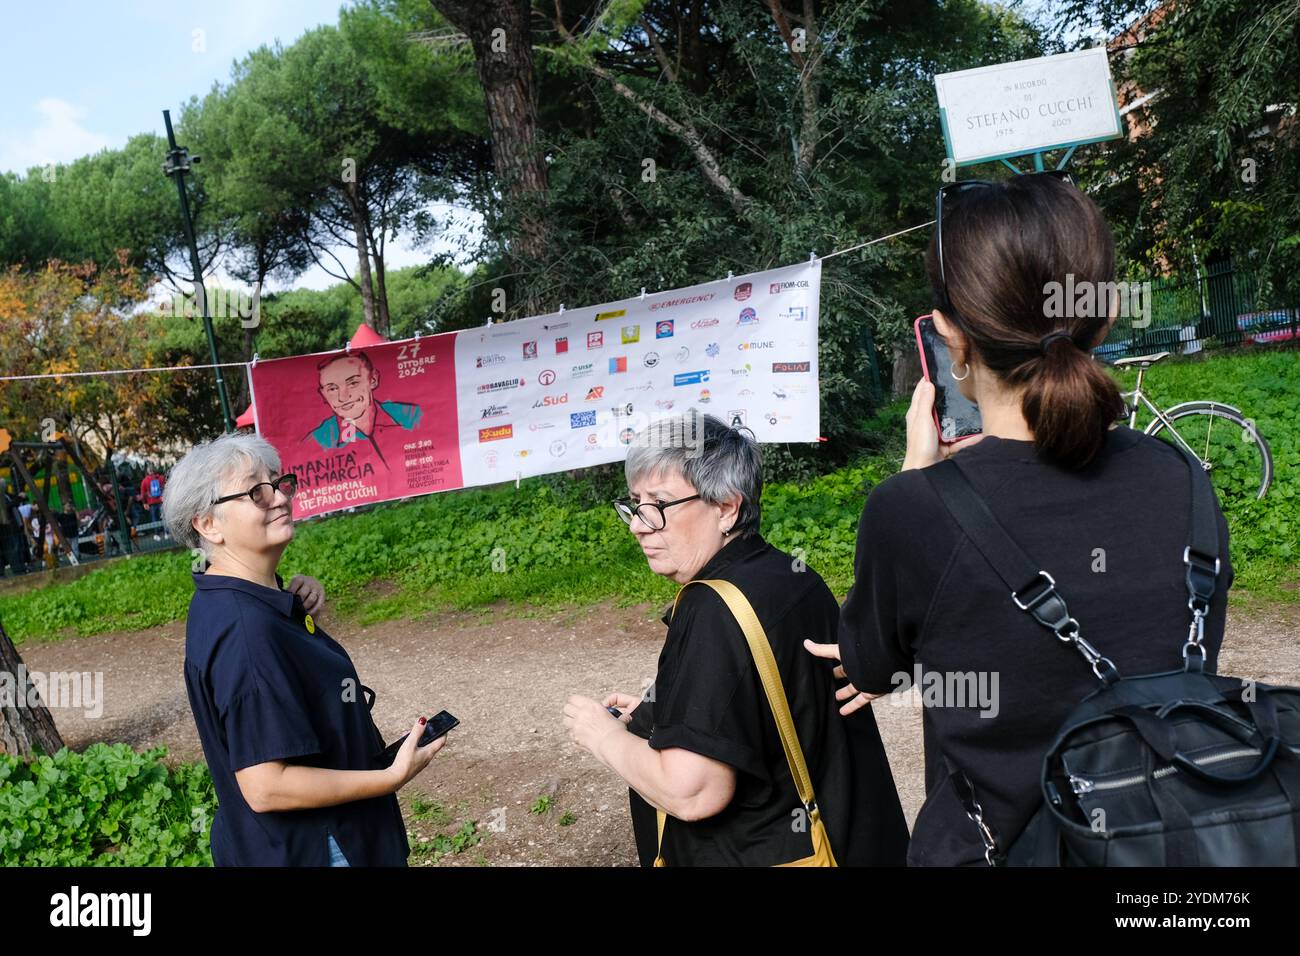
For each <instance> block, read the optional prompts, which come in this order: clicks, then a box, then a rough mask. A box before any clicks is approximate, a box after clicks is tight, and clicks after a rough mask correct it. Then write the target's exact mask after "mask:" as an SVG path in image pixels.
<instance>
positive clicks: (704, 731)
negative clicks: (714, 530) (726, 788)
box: [629, 535, 907, 866]
mask: <svg viewBox="0 0 1300 956" xmlns="http://www.w3.org/2000/svg"><path fill="white" fill-rule="evenodd" d="M696 578H698V579H705V578H720V579H723V580H726V581H730V582H731V583H733V584H735V585H736V586H737V587H738V588H740V590H741V591H742V592H743V593H744V594H745V596H746V597H747V598H748V599H749V602H750V604H751V605H753V607H754V611H755V613H756V614H757V616H758V619H759V621H760V622H761V623H762V625H763V628H764V630H765V631H766V633H767V638H768V641H769V643H770V644H771V645H772V654H773V656H774V657H775V658H776V663H777V670H778V671H780V674H781V680H782V683H783V684H784V686H785V693H786V697H787V700H788V701H789V705H790V712H791V715H792V717H793V719H794V724H795V729H796V733H797V734H798V737H799V743H800V745H801V747H802V748H803V752H804V759H805V761H806V762H807V764H808V772H809V774H810V776H811V777H812V781H813V789H814V791H815V794H816V798H817V803H818V805H819V806H820V808H821V816H822V820H823V822H824V823H825V825H826V830H827V833H828V835H829V837H830V841H831V847H832V849H833V851H834V853H835V855H836V858H837V862H839V863H840V864H841V865H854V864H857V865H868V864H877V865H901V864H902V863H903V861H904V857H905V854H906V847H907V823H906V820H905V818H904V817H903V812H902V808H901V806H900V805H899V802H898V793H897V790H896V789H895V787H894V781H893V777H892V776H891V774H890V771H889V761H888V758H887V757H886V755H885V751H884V747H883V745H882V744H881V741H880V735H879V732H878V731H877V729H876V723H875V718H874V717H873V716H872V714H871V712H870V709H869V708H867V709H866V710H864V711H862V712H860V713H858V714H855V715H853V716H851V717H850V718H848V719H845V718H842V717H840V715H839V707H838V705H837V704H836V703H835V697H834V694H835V685H836V681H835V678H834V677H833V676H832V675H831V670H832V665H831V663H830V662H829V661H824V660H822V659H820V658H815V657H813V656H812V655H811V654H809V653H808V652H807V651H806V650H805V649H804V647H803V640H804V638H811V639H812V640H814V641H817V642H819V643H831V642H833V641H834V640H835V638H836V634H837V619H838V615H839V607H838V605H837V603H836V601H835V597H834V595H832V594H831V592H830V589H829V588H827V586H826V583H825V582H824V581H823V580H822V579H821V577H820V576H819V575H818V574H817V573H816V572H815V571H813V570H812V569H811V568H808V567H806V566H805V565H803V564H802V562H798V561H796V560H795V559H794V558H793V557H791V556H790V555H788V554H786V553H784V552H782V551H778V550H777V549H776V548H773V547H772V546H771V545H769V544H768V543H767V542H766V541H764V540H763V539H762V538H761V537H760V536H758V535H752V536H749V537H744V538H738V539H735V540H733V541H730V542H728V543H727V544H726V545H724V546H723V547H722V549H721V550H720V551H719V552H718V553H717V554H716V555H714V556H713V558H711V559H710V560H709V562H708V563H707V564H706V565H705V566H704V567H703V568H702V569H701V570H700V572H699V573H698V574H697V575H696ZM670 612H671V608H670V609H669V612H666V613H665V618H664V623H666V624H668V625H669V627H668V636H667V639H666V641H665V642H664V647H663V651H662V652H661V654H660V655H659V668H658V672H657V674H656V678H655V683H654V685H653V686H652V687H651V688H650V689H649V690H648V691H647V692H646V695H645V697H646V698H647V699H645V700H643V701H642V702H641V703H640V704H639V705H638V706H637V708H636V709H635V710H634V711H633V712H632V723H631V724H630V727H629V729H630V730H631V731H632V732H633V733H636V734H637V735H639V736H641V737H643V738H646V739H648V740H649V742H650V746H651V747H653V748H655V749H656V750H664V749H667V748H669V747H680V748H682V749H684V750H690V751H692V752H694V753H698V754H703V755H704V756H706V757H712V758H713V759H715V760H720V761H722V762H723V763H726V764H729V765H730V766H732V767H734V768H735V769H736V791H735V795H734V797H733V798H732V800H731V802H730V803H729V804H728V805H727V807H726V808H724V809H723V810H722V811H721V812H720V813H718V814H716V815H714V816H712V817H709V818H707V819H704V820H696V821H682V820H677V819H673V818H671V817H670V818H669V819H668V821H667V824H666V826H665V828H664V847H663V853H664V860H665V862H666V863H667V864H668V865H669V866H709V865H724V866H725V865H747V866H773V865H776V864H779V863H788V862H790V861H792V860H796V859H799V858H802V857H806V856H809V855H811V853H812V839H811V836H810V835H809V833H808V828H807V826H806V825H804V826H799V825H798V824H799V823H801V822H803V821H804V818H805V817H806V814H804V813H803V810H802V806H801V804H800V801H799V795H798V792H797V790H796V789H795V785H794V780H793V778H792V777H791V775H790V770H789V765H788V764H787V762H786V758H785V752H784V750H783V749H782V746H781V738H780V735H779V734H778V733H777V729H776V723H775V720H774V718H773V716H772V710H771V708H770V706H769V705H768V703H767V698H766V696H765V694H764V692H763V684H762V681H761V679H760V678H759V675H758V670H757V668H756V666H755V665H754V661H753V657H752V656H751V654H750V651H749V645H748V644H747V643H746V641H745V635H744V632H743V631H742V630H741V629H740V625H739V624H738V623H737V622H736V619H735V618H734V617H733V616H732V614H731V611H730V610H729V609H728V608H727V606H726V604H725V603H723V600H722V598H721V597H719V596H718V594H717V592H716V591H714V590H713V589H712V588H710V587H708V586H706V585H701V584H693V585H691V586H690V587H688V588H687V589H686V591H685V593H683V594H682V598H681V602H680V604H679V605H678V607H677V614H676V616H675V617H674V618H672V619H671V623H670V620H669V616H668V615H669V613H670ZM630 794H631V797H630V799H631V806H632V825H633V831H634V833H635V835H636V842H637V852H638V855H639V857H640V860H641V864H642V865H643V866H650V865H652V864H653V863H654V858H655V848H656V826H655V811H654V808H653V807H652V806H651V805H650V804H648V803H647V802H646V801H645V800H644V799H642V798H641V796H640V795H639V794H637V793H636V792H635V791H630Z"/></svg>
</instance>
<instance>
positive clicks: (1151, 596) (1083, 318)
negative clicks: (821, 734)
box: [806, 173, 1232, 865]
mask: <svg viewBox="0 0 1300 956" xmlns="http://www.w3.org/2000/svg"><path fill="white" fill-rule="evenodd" d="M937 205H938V207H939V208H938V211H937V212H938V214H937V216H936V229H935V236H934V238H933V240H932V242H931V245H930V250H929V254H928V256H927V259H926V267H927V272H928V274H929V278H930V283H931V286H932V289H933V292H934V300H935V303H936V305H935V309H934V312H933V317H934V323H935V326H936V327H937V329H938V331H939V333H940V334H941V335H942V337H943V339H944V343H945V344H946V346H947V348H948V350H949V352H950V353H951V356H952V364H951V368H950V369H947V370H931V372H932V374H936V373H937V374H942V373H943V372H945V371H947V372H950V373H951V377H952V379H954V380H955V381H956V382H957V384H958V387H959V388H960V390H961V393H962V395H964V396H965V397H966V398H968V399H970V400H972V401H973V402H974V403H975V404H976V405H977V406H978V408H979V413H980V416H981V418H982V423H983V434H982V436H981V437H979V438H977V439H967V440H964V441H961V442H959V443H956V444H951V445H949V444H945V443H941V442H940V440H939V437H940V436H939V434H938V431H937V429H936V427H935V421H934V417H933V405H934V386H933V385H932V384H931V383H930V382H927V381H924V380H922V381H920V382H918V383H917V385H916V389H915V391H914V392H913V394H912V405H911V408H910V409H909V410H908V414H907V454H906V457H905V459H904V462H903V470H902V471H901V472H900V473H899V474H897V475H894V476H892V477H890V478H888V479H887V480H885V481H883V482H881V483H880V484H879V485H877V486H876V487H875V488H874V489H873V490H872V491H871V494H870V495H869V496H868V498H867V501H866V505H865V507H864V508H863V512H862V518H861V522H860V524H859V529H858V541H857V554H856V558H855V563H854V572H855V583H854V586H853V588H852V589H851V590H850V592H849V595H848V597H847V599H846V600H845V602H844V605H843V608H842V610H841V614H840V632H839V645H838V648H836V647H835V646H833V645H821V646H809V645H806V646H808V649H809V651H810V652H811V653H815V654H817V655H818V656H822V657H835V658H838V659H839V660H840V661H841V662H842V663H841V667H840V668H838V669H837V671H836V673H837V674H843V675H845V676H847V678H848V680H849V681H850V685H849V686H848V687H845V688H843V689H842V690H841V691H840V692H839V693H838V694H837V697H838V698H839V700H840V701H841V702H842V704H843V706H842V708H841V713H845V714H848V713H852V712H853V711H855V710H857V709H858V708H860V707H862V706H864V705H865V704H866V703H867V702H868V701H869V700H871V699H872V698H873V697H876V696H879V695H881V694H884V693H889V692H890V691H892V690H894V689H896V688H898V687H899V686H910V685H911V684H912V683H914V679H915V676H916V674H917V672H918V671H922V672H925V673H926V675H927V676H926V677H925V678H924V679H925V680H926V682H927V685H928V686H929V685H930V675H934V676H937V677H939V678H942V681H943V682H942V684H939V686H941V687H956V686H959V685H960V686H963V687H965V688H976V689H979V690H981V691H988V692H990V693H988V694H985V693H977V694H975V695H974V696H975V697H976V698H978V699H970V695H969V694H968V695H967V699H965V700H958V699H946V698H944V699H942V700H940V701H939V702H938V703H937V705H931V704H933V703H934V702H933V701H931V700H929V699H925V703H926V704H927V706H926V707H925V712H924V717H923V723H924V729H925V765H926V793H927V796H926V800H925V803H924V805H923V806H922V807H921V810H920V812H919V813H918V815H917V818H916V821H915V823H914V826H913V830H912V839H911V843H910V845H909V851H908V862H909V864H912V865H965V864H976V865H983V864H984V863H985V862H986V856H985V853H986V849H987V847H986V843H985V841H984V839H983V837H982V834H981V829H980V826H979V825H978V823H977V821H976V820H975V819H974V818H973V817H972V816H970V815H968V813H967V810H966V807H967V806H968V805H969V803H968V802H967V801H966V800H965V799H964V796H965V795H964V794H962V793H961V792H959V790H960V788H959V785H958V784H957V783H956V782H955V781H956V779H957V778H958V773H957V771H961V772H964V774H965V775H966V777H967V778H968V779H969V781H970V784H971V786H972V788H973V791H974V792H973V799H974V800H975V801H976V802H977V803H978V805H979V808H980V810H981V811H982V817H983V820H984V822H985V823H987V824H988V825H989V826H990V828H991V830H992V831H993V832H994V833H996V834H998V835H999V838H1000V841H1001V842H1000V848H1001V849H1003V850H1005V849H1006V847H1007V846H1008V845H1009V844H1010V843H1011V842H1012V841H1013V840H1014V838H1015V837H1016V836H1017V835H1018V834H1019V833H1020V831H1021V830H1022V829H1023V828H1024V826H1025V824H1026V823H1027V822H1028V820H1029V818H1030V817H1031V816H1032V814H1033V812H1034V811H1035V810H1036V809H1037V807H1038V804H1039V803H1040V802H1041V800H1042V796H1041V792H1040V790H1039V786H1038V773H1039V769H1040V766H1041V762H1042V759H1043V754H1044V751H1045V750H1046V749H1047V746H1048V744H1049V743H1050V741H1051V738H1052V735H1053V734H1054V732H1055V731H1056V729H1057V728H1058V726H1059V725H1060V723H1061V722H1062V721H1063V720H1064V719H1065V717H1066V716H1067V714H1068V713H1069V712H1070V711H1071V710H1072V709H1073V708H1074V707H1075V705H1076V704H1077V703H1078V702H1079V701H1080V700H1082V699H1083V698H1084V697H1085V696H1086V695H1087V694H1088V693H1089V692H1091V691H1092V690H1093V689H1094V687H1095V685H1096V678H1095V677H1094V676H1093V674H1092V673H1091V672H1090V671H1089V670H1088V668H1087V667H1082V666H1080V661H1079V659H1078V656H1077V655H1076V654H1075V653H1074V652H1073V651H1072V650H1070V649H1069V648H1068V647H1066V646H1063V645H1062V642H1061V641H1058V640H1056V639H1055V638H1053V636H1052V635H1051V634H1050V633H1048V632H1047V631H1045V630H1044V629H1043V628H1042V627H1040V626H1039V625H1038V624H1037V623H1036V622H1035V621H1034V620H1033V619H1032V618H1031V617H1030V616H1029V615H1028V614H1025V613H1023V612H1022V611H1021V610H1020V609H1019V608H1017V606H1016V604H1015V603H1014V602H1013V601H1012V596H1011V594H1009V593H1008V590H1007V588H1006V586H1005V585H1004V584H1003V583H1002V581H1001V580H1000V579H999V578H998V576H997V574H996V572H995V571H994V570H993V568H992V567H991V566H990V565H989V564H988V562H987V561H986V560H985V559H984V557H983V556H982V555H981V553H980V551H979V550H978V549H977V548H976V547H975V546H974V544H973V543H972V542H971V541H970V540H968V539H967V538H966V537H965V535H964V534H963V532H962V531H961V529H960V528H959V527H958V526H957V524H956V521H955V520H954V519H953V518H952V516H951V515H950V514H949V512H948V510H947V508H946V507H945V506H944V504H943V502H942V501H941V500H940V498H939V497H938V495H937V494H936V493H935V491H934V490H933V489H932V487H931V484H930V482H929V481H928V480H927V478H926V476H925V475H923V474H921V470H922V469H925V468H927V467H929V466H931V465H933V464H936V463H937V462H939V461H941V460H942V459H943V458H945V457H947V456H948V455H950V454H953V453H954V451H958V452H959V453H957V456H956V458H955V459H954V461H955V462H956V464H957V465H958V466H959V467H960V469H961V471H962V472H963V473H964V474H965V476H966V477H967V478H968V479H969V481H970V482H971V484H973V485H974V487H975V490H976V491H977V492H978V494H979V495H980V497H981V498H983V500H984V501H985V503H986V504H987V505H988V507H989V508H990V509H991V510H992V512H993V514H994V516H995V517H996V518H997V520H998V521H999V522H1000V523H1001V524H1002V525H1003V526H1004V527H1005V528H1006V529H1007V531H1008V532H1009V533H1010V534H1011V535H1012V536H1013V537H1014V538H1015V539H1016V540H1017V541H1018V542H1019V544H1020V545H1021V547H1022V548H1023V549H1024V551H1025V552H1026V553H1027V554H1029V555H1031V556H1033V558H1034V560H1035V561H1037V562H1039V563H1040V566H1041V567H1044V568H1050V569H1051V573H1052V574H1053V575H1054V576H1055V578H1056V584H1057V587H1058V590H1059V591H1060V593H1061V594H1063V595H1067V596H1068V600H1069V607H1070V612H1071V613H1072V614H1073V615H1074V617H1075V618H1077V620H1078V621H1079V622H1081V626H1082V628H1083V629H1084V631H1085V632H1086V633H1087V634H1088V635H1089V640H1090V641H1091V642H1092V643H1093V644H1094V645H1096V646H1097V648H1098V649H1099V650H1100V651H1101V652H1102V653H1103V654H1105V655H1106V656H1107V657H1108V658H1109V659H1110V660H1111V661H1113V662H1114V664H1115V665H1116V666H1117V667H1118V668H1119V671H1120V672H1121V673H1124V674H1140V673H1150V672H1155V671H1162V670H1169V669H1173V668H1175V667H1177V666H1180V664H1181V661H1180V660H1179V655H1178V649H1179V647H1180V646H1181V644H1182V641H1183V639H1184V636H1185V632H1186V626H1187V624H1186V622H1187V590H1186V587H1185V584H1184V576H1185V573H1186V568H1185V567H1184V565H1183V564H1182V563H1180V562H1179V561H1178V560H1177V556H1178V555H1180V554H1182V553H1183V548H1184V545H1185V544H1186V541H1187V535H1188V521H1189V514H1190V505H1191V503H1190V494H1191V490H1190V486H1189V482H1188V480H1187V466H1186V464H1185V463H1184V460H1183V458H1182V456H1181V454H1180V453H1179V452H1178V451H1177V449H1175V448H1174V447H1173V446H1170V445H1167V444H1166V443H1164V442H1163V441H1161V440H1160V439H1158V438H1153V437H1149V436H1146V435H1144V434H1142V433H1140V432H1137V431H1134V430H1131V429H1129V428H1127V427H1123V426H1120V425H1117V424H1116V422H1117V419H1119V418H1120V417H1121V416H1122V415H1123V414H1124V413H1125V407H1124V402H1123V400H1122V399H1121V397H1120V394H1119V390H1118V388H1117V386H1116V384H1115V382H1114V380H1112V379H1111V377H1110V376H1109V375H1107V374H1106V372H1105V371H1104V370H1103V369H1102V368H1101V366H1100V365H1099V364H1098V363H1097V362H1096V361H1095V360H1094V359H1093V357H1092V355H1091V354H1090V353H1091V350H1092V349H1093V348H1095V347H1096V346H1097V345H1099V344H1101V342H1102V340H1103V339H1104V338H1105V337H1106V333H1107V331H1108V329H1109V327H1110V325H1111V324H1112V323H1113V322H1114V318H1115V315H1116V314H1117V313H1116V303H1115V302H1114V301H1113V297H1114V295H1115V288H1114V286H1113V285H1110V283H1112V282H1113V280H1114V239H1113V237H1112V235H1111V231H1110V228H1109V227H1108V226H1107V224H1106V222H1105V220H1104V219H1103V218H1102V215H1101V212H1100V210H1099V209H1098V208H1097V206H1096V205H1095V204H1094V203H1093V202H1092V200H1091V199H1089V198H1088V197H1087V196H1086V195H1084V194H1083V193H1082V192H1080V191H1079V190H1078V189H1077V188H1075V186H1074V185H1073V183H1072V181H1070V180H1069V179H1068V177H1064V176H1062V175H1060V174H1051V173H1049V174H1033V175H1023V176H1016V177H1013V178H1012V179H1010V180H1008V181H1006V182H1002V183H954V184H950V185H948V186H945V187H944V188H943V189H941V190H940V195H939V199H938V203H937ZM1067 279H1069V280H1070V281H1072V282H1073V288H1074V289H1076V290H1082V289H1085V288H1090V291H1092V292H1093V293H1095V295H1094V299H1093V301H1094V302H1099V303H1101V305H1100V306H1099V307H1095V308H1087V307H1086V306H1085V307H1083V308H1079V307H1078V303H1079V302H1080V301H1082V300H1079V299H1076V301H1075V302H1071V303H1067V306H1068V307H1069V308H1067V309H1066V312H1067V314H1066V315H1059V314H1058V311H1059V310H1057V309H1056V308H1054V307H1053V304H1052V303H1051V300H1050V292H1051V289H1052V288H1053V285H1052V284H1053V283H1060V284H1061V286H1065V287H1067V288H1068V287H1069V286H1068V285H1067ZM1056 288H1058V289H1059V288H1060V286H1057V287H1056ZM1215 511H1216V522H1217V525H1218V529H1217V530H1218V535H1219V553H1220V554H1221V555H1223V568H1222V571H1221V573H1220V575H1219V582H1220V585H1221V587H1222V588H1223V590H1224V591H1226V590H1227V588H1228V587H1230V586H1231V583H1232V567H1231V564H1230V562H1229V561H1228V559H1227V555H1228V528H1227V523H1226V522H1225V521H1224V519H1223V515H1222V512H1221V511H1220V510H1219V509H1218V506H1217V502H1216V507H1215ZM1225 606H1226V601H1225V600H1222V599H1218V598H1216V600H1215V601H1214V603H1213V604H1212V605H1211V609H1210V613H1209V616H1208V618H1207V619H1206V622H1205V637H1204V647H1205V650H1206V654H1207V659H1206V662H1205V667H1206V670H1207V671H1210V672H1211V673H1213V672H1214V670H1215V668H1216V666H1217V658H1218V652H1219V647H1220V644H1221V642H1222V638H1223V627H1224V612H1225ZM941 696H942V695H941ZM956 696H957V695H954V698H955V697H956Z"/></svg>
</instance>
